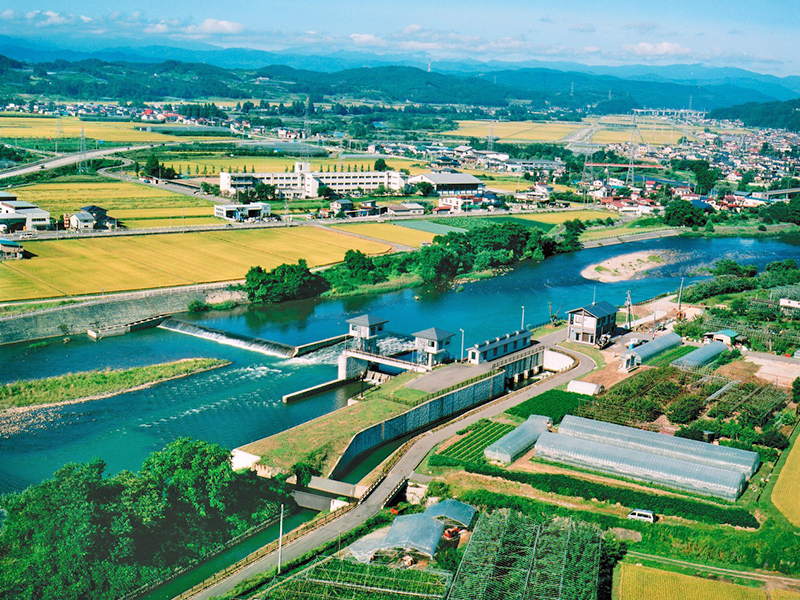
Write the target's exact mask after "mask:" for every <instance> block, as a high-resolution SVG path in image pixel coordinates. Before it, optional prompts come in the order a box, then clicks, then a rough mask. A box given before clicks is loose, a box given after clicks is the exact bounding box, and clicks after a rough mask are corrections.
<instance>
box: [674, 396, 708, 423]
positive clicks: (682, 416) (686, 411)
mask: <svg viewBox="0 0 800 600" xmlns="http://www.w3.org/2000/svg"><path fill="white" fill-rule="evenodd" d="M704 405H705V400H704V399H703V398H701V397H700V396H696V395H694V394H690V395H687V396H681V397H680V398H678V399H677V400H675V401H674V402H672V404H670V406H669V409H668V410H667V416H668V417H669V420H670V421H672V422H673V423H689V422H690V421H694V420H695V419H696V418H697V417H698V416H699V415H700V411H701V410H703V406H704Z"/></svg>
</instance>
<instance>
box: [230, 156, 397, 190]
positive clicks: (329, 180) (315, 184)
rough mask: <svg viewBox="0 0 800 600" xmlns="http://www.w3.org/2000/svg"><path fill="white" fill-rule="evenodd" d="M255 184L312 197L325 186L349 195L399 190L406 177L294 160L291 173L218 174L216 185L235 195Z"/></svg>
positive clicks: (395, 172) (393, 173) (395, 173)
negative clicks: (332, 169) (313, 165)
mask: <svg viewBox="0 0 800 600" xmlns="http://www.w3.org/2000/svg"><path fill="white" fill-rule="evenodd" d="M257 183H264V184H266V185H274V186H275V187H276V188H278V191H279V192H280V193H281V194H282V195H283V196H285V197H287V198H316V197H318V196H319V187H320V186H321V185H326V186H328V187H329V188H331V189H332V190H333V191H334V192H336V193H337V194H349V193H352V192H355V191H357V190H363V191H365V192H370V191H374V190H377V189H378V188H379V187H381V186H383V187H384V188H386V189H387V190H395V191H401V190H403V189H404V188H405V186H406V179H405V176H404V175H403V174H402V173H399V172H398V171H362V172H359V171H352V172H343V171H336V172H330V173H323V172H322V171H312V170H311V165H310V164H309V163H307V162H296V163H295V164H294V171H293V172H291V173H228V172H226V171H222V172H220V174H219V188H220V190H222V192H224V193H226V194H231V195H232V194H235V193H236V192H237V191H239V190H246V189H249V188H251V187H253V186H255V185H256V184H257Z"/></svg>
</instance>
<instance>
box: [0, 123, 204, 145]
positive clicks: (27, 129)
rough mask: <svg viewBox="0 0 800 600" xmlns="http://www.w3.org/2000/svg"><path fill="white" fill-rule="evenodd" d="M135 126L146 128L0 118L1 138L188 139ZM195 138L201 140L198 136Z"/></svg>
mask: <svg viewBox="0 0 800 600" xmlns="http://www.w3.org/2000/svg"><path fill="white" fill-rule="evenodd" d="M137 127H146V124H145V123H133V122H129V123H125V122H121V123H120V122H108V123H106V122H98V121H81V120H80V119H78V118H77V117H61V118H60V119H59V118H55V117H53V118H35V117H0V132H2V134H3V138H4V139H6V140H10V139H12V138H45V139H46V138H52V140H53V141H55V140H56V139H59V138H65V139H66V138H80V136H81V130H83V133H84V136H85V137H86V138H87V139H91V140H103V141H105V142H173V141H176V140H183V141H187V140H192V139H195V138H192V137H186V136H181V137H177V136H172V135H165V134H162V133H156V132H151V131H140V130H138V129H136V128H137ZM197 139H205V138H202V137H198V138H197Z"/></svg>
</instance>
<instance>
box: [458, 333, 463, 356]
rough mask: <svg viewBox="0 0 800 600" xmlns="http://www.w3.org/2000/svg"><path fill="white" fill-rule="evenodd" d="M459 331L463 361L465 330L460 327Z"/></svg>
mask: <svg viewBox="0 0 800 600" xmlns="http://www.w3.org/2000/svg"><path fill="white" fill-rule="evenodd" d="M458 330H459V331H460V332H461V360H462V361H463V360H464V330H463V329H461V328H460V327H459V328H458Z"/></svg>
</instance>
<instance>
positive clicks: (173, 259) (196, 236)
mask: <svg viewBox="0 0 800 600" xmlns="http://www.w3.org/2000/svg"><path fill="white" fill-rule="evenodd" d="M24 246H25V250H26V251H28V252H30V253H32V254H33V258H30V259H26V260H20V261H4V262H3V263H1V264H0V300H25V299H31V298H49V297H56V296H74V295H81V294H93V293H99V292H101V291H106V292H112V291H124V290H138V289H148V288H158V287H167V286H176V285H186V284H192V283H204V282H211V281H228V280H233V279H241V278H243V277H244V276H245V274H246V273H247V270H248V269H249V268H250V267H252V266H255V265H260V266H262V267H264V268H266V269H272V268H274V267H277V266H278V265H280V264H282V263H286V262H296V261H297V260H298V259H300V258H305V259H306V260H307V261H308V264H309V266H312V267H313V266H319V265H324V264H329V263H334V262H338V261H341V260H342V259H343V258H344V254H345V252H346V251H347V250H349V249H351V248H352V249H357V250H361V251H363V252H365V253H368V254H378V253H384V252H388V251H389V250H390V247H389V246H388V245H386V244H381V243H378V242H373V241H369V240H364V239H360V238H355V237H352V236H346V235H342V234H341V233H337V232H335V231H330V230H323V229H319V228H315V227H296V228H291V229H289V228H287V229H250V230H246V231H213V232H196V233H177V234H165V235H153V236H121V237H99V238H90V239H71V240H57V241H37V242H26V243H25V244H24Z"/></svg>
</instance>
